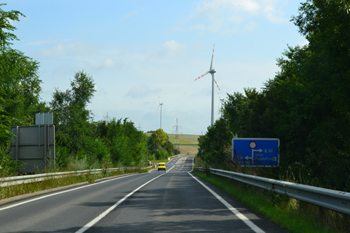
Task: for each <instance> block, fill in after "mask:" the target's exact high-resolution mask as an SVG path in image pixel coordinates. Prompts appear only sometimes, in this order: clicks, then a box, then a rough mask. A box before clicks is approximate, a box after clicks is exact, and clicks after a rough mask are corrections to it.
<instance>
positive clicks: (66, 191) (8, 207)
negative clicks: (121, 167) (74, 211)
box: [0, 174, 136, 211]
mask: <svg viewBox="0 0 350 233" xmlns="http://www.w3.org/2000/svg"><path fill="white" fill-rule="evenodd" d="M135 175H136V174H135ZM135 175H129V176H123V177H117V178H114V179H109V180H105V181H101V182H98V183H94V184H90V185H85V186H82V187H78V188H74V189H69V190H65V191H62V192H57V193H52V194H49V195H45V196H41V197H38V198H34V199H31V200H28V201H23V202H20V203H17V204H14V205H10V206H7V207H4V208H0V211H3V210H7V209H10V208H13V207H16V206H20V205H24V204H27V203H29V202H33V201H38V200H41V199H44V198H47V197H52V196H56V195H59V194H62V193H68V192H71V191H75V190H78V189H83V188H87V187H91V186H93V185H99V184H103V183H106V182H109V181H112V180H118V179H123V178H126V177H130V176H135Z"/></svg>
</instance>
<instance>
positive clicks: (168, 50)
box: [160, 40, 187, 56]
mask: <svg viewBox="0 0 350 233" xmlns="http://www.w3.org/2000/svg"><path fill="white" fill-rule="evenodd" d="M186 48H187V46H186V44H182V43H180V42H177V41H176V40H169V41H167V42H165V43H164V44H163V46H162V48H161V50H160V55H161V56H172V55H178V54H183V53H185V52H186Z"/></svg>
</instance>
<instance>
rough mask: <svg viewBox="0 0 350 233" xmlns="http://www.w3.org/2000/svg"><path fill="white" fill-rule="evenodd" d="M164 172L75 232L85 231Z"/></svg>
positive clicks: (81, 232)
mask: <svg viewBox="0 0 350 233" xmlns="http://www.w3.org/2000/svg"><path fill="white" fill-rule="evenodd" d="M165 174H166V173H163V174H161V175H159V176H156V177H155V178H153V179H152V180H149V181H147V182H146V183H144V184H143V185H141V186H140V187H138V188H136V189H135V190H134V191H132V192H131V193H129V194H127V195H126V196H125V197H123V198H122V199H120V200H119V201H118V202H117V203H115V204H114V205H112V206H111V207H109V208H108V209H107V210H106V211H104V212H103V213H101V214H100V215H99V216H97V217H96V218H94V219H93V220H91V221H90V222H89V223H87V224H86V225H85V226H83V227H82V228H80V229H79V230H78V231H76V232H75V233H83V232H85V231H87V230H88V229H89V228H91V227H92V226H94V225H95V224H96V223H98V222H99V221H100V220H101V219H102V218H104V217H105V216H106V215H107V214H109V213H110V212H111V211H112V210H114V209H115V208H117V207H118V206H119V205H120V204H121V203H122V202H123V201H125V200H126V199H127V198H128V197H130V196H131V195H133V194H134V193H135V192H136V191H138V190H139V189H141V188H142V187H144V186H145V185H147V184H149V183H151V182H152V181H154V180H155V179H158V178H159V177H161V176H164V175H165Z"/></svg>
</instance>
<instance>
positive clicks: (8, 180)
mask: <svg viewBox="0 0 350 233" xmlns="http://www.w3.org/2000/svg"><path fill="white" fill-rule="evenodd" d="M149 168H151V167H146V168H144V169H149ZM124 169H125V168H109V169H108V170H109V171H117V170H124ZM127 169H132V168H127ZM102 171H103V169H91V170H81V171H69V172H53V173H43V174H36V175H25V176H11V177H5V178H0V187H8V186H13V185H18V184H26V183H34V182H39V181H43V180H45V179H52V178H53V179H58V178H62V177H65V176H69V175H76V176H78V175H82V174H86V173H91V174H95V173H101V172H102Z"/></svg>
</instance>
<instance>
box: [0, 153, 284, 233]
mask: <svg viewBox="0 0 350 233" xmlns="http://www.w3.org/2000/svg"><path fill="white" fill-rule="evenodd" d="M192 165H193V158H192V157H181V158H176V159H173V160H171V161H170V162H169V163H168V164H167V170H166V172H164V171H159V172H158V171H157V170H153V171H152V172H149V173H144V174H133V175H128V176H123V177H118V178H113V179H109V180H104V181H100V182H97V183H95V184H87V185H83V186H80V187H76V188H73V189H68V190H64V191H58V192H54V193H50V194H46V195H43V196H39V197H38V196H37V197H34V198H31V199H26V200H22V201H19V202H16V203H11V204H7V205H2V206H0V232H7V233H12V232H24V233H29V232H30V233H34V232H36V233H41V232H55V233H58V232H60V233H61V232H113V233H114V232H129V233H131V232H133V233H134V232H235V233H239V232H242V233H243V232H244V233H250V232H268V233H271V232H272V233H280V232H285V231H284V230H282V229H281V228H279V227H278V226H277V225H276V224H274V223H272V222H270V221H269V220H267V219H266V218H264V217H262V216H260V215H259V214H256V213H255V212H253V211H252V210H250V209H248V208H246V207H245V206H244V205H243V204H241V203H240V202H239V201H237V200H236V199H235V198H233V197H231V196H230V195H228V194H226V193H225V192H223V191H222V190H220V189H218V188H216V187H215V186H213V185H211V184H208V183H207V182H205V181H202V180H200V179H199V178H196V177H195V176H193V175H192V174H191V173H190V171H191V170H192Z"/></svg>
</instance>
